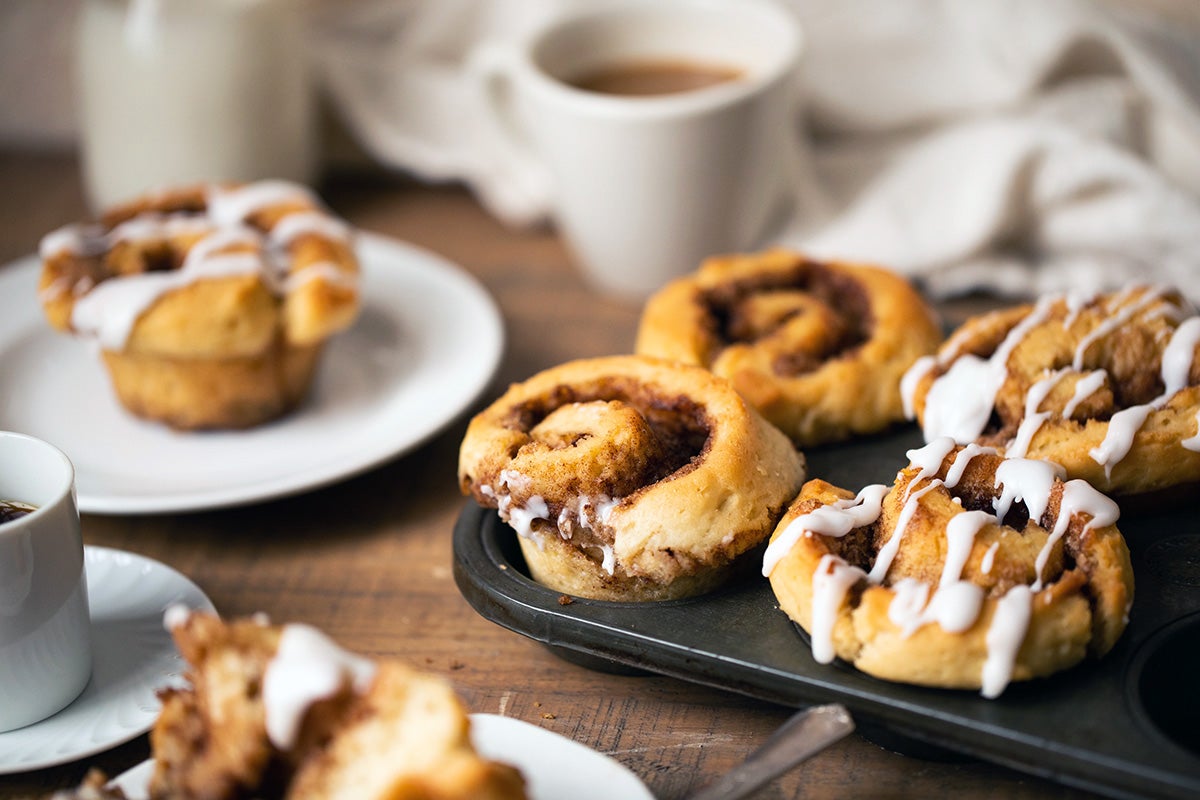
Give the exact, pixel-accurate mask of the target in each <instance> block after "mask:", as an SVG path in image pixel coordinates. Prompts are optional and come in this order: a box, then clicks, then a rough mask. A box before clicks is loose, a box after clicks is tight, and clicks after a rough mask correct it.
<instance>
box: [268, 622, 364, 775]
mask: <svg viewBox="0 0 1200 800" xmlns="http://www.w3.org/2000/svg"><path fill="white" fill-rule="evenodd" d="M374 676H375V664H374V663H372V662H371V661H370V660H369V659H366V658H363V657H361V656H358V655H355V654H353V653H350V652H348V651H346V650H343V649H342V648H341V647H338V646H337V644H335V643H334V642H333V641H332V640H331V639H330V638H329V637H327V636H326V635H325V634H323V633H321V632H320V631H319V630H317V629H316V628H313V627H311V626H309V625H287V626H285V627H284V629H283V632H282V633H281V634H280V637H279V649H278V650H277V651H276V653H275V656H274V658H272V659H271V662H270V663H269V664H268V665H267V669H266V674H265V675H264V676H263V687H262V698H263V711H264V716H265V723H266V729H267V737H268V738H269V739H270V740H271V743H272V744H274V745H275V746H276V747H278V748H279V749H280V750H285V751H286V750H288V749H290V748H291V747H292V746H294V745H295V743H296V737H297V736H298V735H299V732H300V725H301V723H302V722H303V721H304V715H305V713H307V711H308V709H309V708H310V707H311V706H312V705H313V704H314V703H316V702H318V701H320V700H325V699H328V698H330V697H333V696H335V695H337V694H338V693H339V692H342V691H344V690H346V689H351V690H353V691H354V692H356V693H359V694H361V693H363V692H366V691H367V689H368V688H369V687H370V685H371V681H372V679H373V678H374Z"/></svg>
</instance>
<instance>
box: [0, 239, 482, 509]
mask: <svg viewBox="0 0 1200 800" xmlns="http://www.w3.org/2000/svg"><path fill="white" fill-rule="evenodd" d="M359 257H360V261H361V263H362V284H361V289H362V297H363V310H362V314H361V316H360V317H359V319H358V321H357V322H356V323H355V325H354V326H353V327H352V328H351V329H350V330H348V331H346V332H345V333H343V334H341V335H340V336H337V337H335V338H334V339H333V340H332V341H331V342H330V345H329V346H328V347H327V348H326V351H325V354H324V357H323V360H322V362H321V366H320V371H319V373H318V375H317V378H316V382H315V385H314V386H313V391H312V394H311V395H310V397H309V398H308V400H307V402H306V403H305V405H304V406H303V407H301V408H300V409H298V410H297V411H296V412H295V413H293V414H291V415H289V416H287V417H284V418H283V419H280V420H278V421H277V422H274V423H270V424H267V425H262V426H260V427H257V428H253V429H251V430H247V431H226V432H205V433H177V432H174V431H171V430H169V429H168V428H166V427H163V426H161V425H157V424H154V423H148V422H144V421H142V420H139V419H137V418H135V417H133V416H131V415H130V414H128V413H126V412H125V411H124V409H122V408H121V407H120V406H119V405H118V404H117V401H116V399H115V397H114V396H113V394H112V390H111V387H110V385H109V381H108V375H107V374H106V373H105V371H104V366H103V364H102V363H101V362H100V360H99V356H98V354H96V353H94V352H92V351H91V348H89V347H87V346H85V345H84V343H82V342H79V341H76V340H74V339H72V338H71V337H70V336H67V335H64V334H61V333H58V332H57V331H55V330H53V329H52V328H51V327H50V325H49V323H47V322H46V320H45V318H44V317H43V316H42V310H41V306H40V305H39V303H38V301H37V295H36V286H37V278H38V274H39V270H40V267H39V263H38V261H37V259H36V258H34V257H28V258H25V259H21V260H20V261H16V262H14V263H12V264H10V265H8V266H7V267H4V268H0V298H4V313H3V314H0V375H3V376H4V377H3V380H4V386H5V389H4V392H3V393H2V394H0V429H3V430H12V431H18V432H20V433H27V434H30V435H33V436H36V437H38V438H41V439H45V440H46V441H49V442H52V443H53V444H55V445H57V446H58V447H59V449H61V450H62V451H63V452H65V453H66V454H67V456H68V457H69V458H70V459H71V461H72V462H73V463H74V464H75V470H76V488H77V491H78V497H79V507H80V510H82V511H86V512H92V513H100V514H141V513H157V512H167V511H191V510H197V509H203V508H215V507H219V506H230V505H237V504H241V503H249V502H254V501H259V500H265V499H269V498H274V497H281V496H284V495H288V494H293V493H296V492H300V491H304V490H307V489H312V488H315V487H318V486H322V485H325V484H328V483H332V482H334V481H336V480H339V479H342V478H346V477H349V476H350V475H354V474H357V473H359V472H362V471H364V470H367V469H369V468H371V467H373V466H376V465H378V464H380V463H382V462H384V461H386V460H388V459H390V458H394V457H396V456H398V455H400V454H401V453H404V452H406V451H408V450H410V449H412V448H414V447H416V446H418V445H420V444H421V443H423V442H424V441H426V440H427V439H429V438H430V437H432V436H433V435H434V434H436V433H437V432H438V431H440V430H441V429H442V428H443V427H445V426H446V425H447V424H449V423H450V422H452V421H453V420H454V418H455V417H456V416H457V415H458V414H459V413H460V412H462V411H463V410H464V409H466V408H467V407H468V406H469V405H470V404H471V403H472V402H474V400H475V399H476V398H477V397H478V396H479V395H480V394H481V393H482V392H483V390H484V389H485V388H487V386H488V384H489V382H490V381H491V379H492V377H493V375H494V374H495V370H496V367H497V366H498V365H499V362H500V357H501V355H502V351H503V345H504V327H503V323H502V321H501V317H500V312H499V310H498V309H497V308H496V305H495V303H494V302H493V300H492V298H491V297H490V296H489V295H488V294H487V292H486V291H485V290H484V289H483V288H482V287H481V286H480V284H479V283H478V282H477V281H476V280H475V279H474V278H473V277H472V276H471V275H469V274H468V273H466V272H464V271H463V270H462V269H460V268H459V267H457V266H455V265H454V264H451V263H450V262H448V261H446V260H444V259H442V258H440V257H438V256H435V255H433V254H432V253H428V252H426V251H424V250H420V249H418V248H415V247H412V246H411V245H407V244H404V243H402V242H398V241H394V240H391V239H387V238H384V237H382V236H378V235H375V234H368V233H363V234H361V236H360V238H359Z"/></svg>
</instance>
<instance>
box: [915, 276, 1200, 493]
mask: <svg viewBox="0 0 1200 800" xmlns="http://www.w3.org/2000/svg"><path fill="white" fill-rule="evenodd" d="M1197 346H1200V317H1196V316H1193V315H1192V314H1191V312H1190V311H1189V310H1188V309H1187V307H1186V304H1185V302H1184V301H1183V299H1182V298H1181V297H1180V296H1179V294H1178V293H1177V292H1175V291H1172V290H1168V289H1164V288H1154V287H1147V286H1135V287H1131V288H1129V289H1126V290H1125V291H1121V292H1116V293H1110V294H1103V295H1097V296H1081V295H1073V294H1064V295H1051V296H1046V297H1043V298H1042V299H1040V300H1039V301H1038V302H1037V303H1035V304H1030V305H1022V306H1019V307H1016V308H1011V309H1004V310H1001V311H997V312H994V313H991V314H986V315H982V316H979V317H976V318H973V319H971V320H968V321H967V322H966V323H965V324H964V325H963V326H962V327H961V328H960V329H959V330H958V331H956V332H955V333H954V335H952V336H951V337H950V339H948V340H947V341H946V343H945V344H944V345H943V346H942V348H941V349H940V350H939V351H938V353H937V355H936V356H930V357H926V358H922V359H921V360H920V361H918V362H917V363H916V364H914V365H913V367H912V369H911V370H910V371H909V372H908V373H907V374H906V375H905V378H904V396H905V400H906V404H907V411H908V413H909V415H910V416H913V417H916V418H917V419H918V420H919V421H920V422H921V425H922V428H923V430H924V434H925V439H926V441H932V440H933V439H934V438H936V437H939V436H950V437H952V438H953V439H954V440H955V441H957V442H959V443H960V444H965V443H967V442H975V443H978V444H983V445H987V446H990V447H995V448H997V449H998V450H999V451H1001V452H1003V453H1007V454H1008V455H1011V456H1026V457H1029V458H1037V459H1045V460H1048V461H1052V462H1054V463H1056V464H1059V465H1061V466H1062V467H1063V468H1064V469H1065V470H1066V473H1067V475H1068V476H1069V477H1072V478H1083V479H1084V480H1087V481H1088V482H1090V483H1091V484H1092V485H1093V486H1096V487H1097V488H1099V489H1100V490H1102V491H1104V492H1107V493H1110V494H1115V495H1133V494H1141V493H1146V492H1151V491H1156V490H1160V489H1166V488H1168V487H1172V486H1177V485H1180V484H1190V483H1195V482H1196V481H1198V480H1200V430H1198V427H1200V416H1198V415H1200V361H1198V360H1197V358H1196V349H1197Z"/></svg>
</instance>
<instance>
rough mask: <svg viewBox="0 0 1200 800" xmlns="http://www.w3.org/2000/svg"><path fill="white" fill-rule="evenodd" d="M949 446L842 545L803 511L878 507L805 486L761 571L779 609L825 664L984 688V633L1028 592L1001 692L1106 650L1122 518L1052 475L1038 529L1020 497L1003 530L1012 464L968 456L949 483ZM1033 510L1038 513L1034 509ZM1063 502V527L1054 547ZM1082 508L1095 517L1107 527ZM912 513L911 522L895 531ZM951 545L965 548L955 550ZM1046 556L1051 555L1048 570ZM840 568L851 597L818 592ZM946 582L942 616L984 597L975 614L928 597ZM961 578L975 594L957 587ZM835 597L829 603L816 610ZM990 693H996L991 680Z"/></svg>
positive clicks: (1083, 489) (1117, 630)
mask: <svg viewBox="0 0 1200 800" xmlns="http://www.w3.org/2000/svg"><path fill="white" fill-rule="evenodd" d="M943 444H944V445H945V446H944V447H943V449H942V450H941V451H937V452H938V453H941V452H944V453H946V455H945V457H944V458H943V459H941V460H938V455H937V454H935V455H934V456H933V460H934V461H937V464H936V465H935V466H934V467H933V468H932V469H929V470H922V469H921V468H920V467H918V466H916V465H910V466H909V467H908V468H906V469H904V470H902V471H901V472H900V473H899V474H898V475H897V477H896V481H895V484H894V485H893V486H892V487H878V488H879V491H880V492H881V493H882V492H884V491H886V494H884V495H883V499H882V502H881V503H880V505H879V511H878V515H877V517H874V518H873V519H871V520H870V521H869V522H867V523H865V524H862V525H858V526H855V527H852V528H849V527H848V530H847V532H846V533H845V534H844V535H842V536H836V535H832V534H830V532H829V530H828V529H824V528H822V526H821V523H820V522H819V521H816V520H814V518H813V517H810V516H805V515H808V514H811V513H812V512H814V511H817V512H818V513H819V514H820V513H828V512H829V511H830V510H834V509H837V508H838V505H837V504H839V503H840V504H841V507H842V508H843V509H844V508H863V507H867V506H869V505H870V501H869V499H868V500H866V501H863V502H861V503H859V504H857V505H856V504H855V501H854V498H855V495H853V494H851V493H850V492H848V491H846V490H844V489H840V488H837V487H834V486H831V485H830V484H828V483H825V482H824V481H819V480H813V481H809V482H808V483H807V484H805V486H804V488H803V490H802V491H801V493H800V495H799V496H798V497H797V498H796V500H795V502H794V503H793V504H792V506H791V507H790V508H789V509H788V511H787V513H786V514H785V515H784V517H783V519H782V520H781V521H780V523H779V525H778V527H777V528H776V531H775V533H774V535H773V536H772V543H771V546H770V548H769V550H768V557H767V560H766V563H765V570H766V571H768V575H769V578H770V583H771V587H772V589H773V590H774V592H775V595H776V597H777V598H778V599H779V602H780V607H781V608H782V609H783V610H784V611H785V612H786V613H787V614H788V616H789V617H790V618H791V619H793V620H794V621H795V622H796V623H797V624H799V625H800V626H801V627H803V628H804V629H805V630H806V631H809V632H810V633H811V634H813V646H814V654H817V655H818V657H819V659H820V660H824V658H820V656H821V653H822V650H821V648H822V647H828V648H829V650H828V652H826V653H825V658H828V657H831V656H833V655H836V656H837V657H839V658H841V659H843V660H845V661H848V662H850V663H853V664H854V665H855V666H856V667H858V668H859V669H861V670H863V671H864V672H867V673H869V674H871V675H874V676H876V677H879V678H883V679H886V680H893V681H899V682H904V683H914V684H920V685H928V686H939V687H947V688H972V689H979V688H981V687H982V688H985V690H988V689H989V687H988V686H987V681H986V678H985V665H987V664H988V663H989V655H991V654H992V652H993V651H994V650H996V649H997V647H998V645H994V644H993V643H991V642H989V635H990V634H991V631H992V629H993V628H994V627H997V628H1003V626H1004V625H1006V624H1008V623H1006V622H1003V621H1002V622H999V623H998V622H997V618H998V616H999V615H1002V614H1004V613H1005V612H1002V611H1000V610H999V609H1000V608H1001V606H1002V605H1005V604H1007V603H1008V602H1009V601H1008V598H1009V597H1012V598H1013V599H1014V601H1015V600H1019V599H1020V595H1023V594H1024V593H1025V592H1026V591H1027V592H1028V595H1027V596H1028V598H1029V600H1028V604H1027V610H1028V613H1029V615H1030V616H1029V621H1028V626H1027V628H1026V629H1025V630H1024V633H1023V635H1022V636H1021V637H1020V638H1019V640H1018V641H1019V649H1018V650H1017V651H1016V653H1015V657H1014V658H1013V660H1012V661H1011V663H1009V664H1007V665H1005V664H1003V662H1002V661H1001V662H999V666H1000V667H1002V668H1003V667H1007V668H1009V669H1011V675H1010V676H1009V677H1008V678H1007V679H1006V680H1001V681H1000V684H999V689H1002V688H1003V684H1004V683H1006V682H1007V680H1028V679H1030V678H1034V677H1041V676H1046V675H1049V674H1051V673H1054V672H1058V671H1060V670H1063V669H1066V668H1068V667H1071V666H1073V665H1074V664H1076V663H1078V662H1079V661H1081V660H1083V659H1084V658H1085V657H1087V656H1089V655H1090V656H1093V657H1099V656H1102V655H1104V654H1105V653H1107V652H1108V651H1109V650H1110V649H1111V648H1112V646H1113V645H1114V644H1115V642H1116V641H1117V639H1118V638H1119V637H1120V635H1121V633H1122V632H1123V631H1124V629H1125V625H1126V623H1127V621H1128V612H1129V608H1130V605H1131V603H1132V599H1133V571H1132V567H1131V564H1130V560H1129V552H1128V549H1127V547H1126V545H1125V541H1124V539H1123V537H1122V536H1121V534H1120V532H1119V531H1118V530H1117V528H1116V526H1115V525H1114V524H1100V523H1102V522H1106V521H1107V520H1106V518H1105V515H1106V514H1111V518H1112V519H1115V508H1116V507H1115V504H1112V503H1111V501H1108V500H1107V498H1103V496H1102V495H1099V493H1097V492H1095V490H1094V489H1091V487H1089V486H1087V485H1086V484H1085V483H1083V482H1082V481H1073V482H1071V483H1070V484H1067V483H1064V482H1063V481H1061V480H1059V479H1057V478H1054V479H1053V480H1052V481H1048V482H1047V483H1046V484H1045V485H1046V486H1048V487H1049V490H1048V495H1047V498H1046V506H1045V511H1044V513H1042V515H1041V516H1040V517H1039V518H1038V519H1035V520H1030V519H1029V518H1028V515H1029V510H1028V508H1029V507H1028V506H1026V504H1025V502H1024V501H1019V502H1016V503H1015V504H1014V505H1013V507H1012V508H1013V510H1012V511H1010V512H1009V513H1008V514H1007V515H1006V516H1005V518H1004V521H1003V522H1000V521H998V520H997V518H996V516H997V514H996V511H995V503H996V501H997V499H998V498H1001V497H1002V496H1003V495H1004V483H1005V481H1013V482H1014V491H1016V488H1015V487H1016V483H1015V482H1016V481H1018V479H1019V476H1018V475H1017V474H1015V473H1003V472H1001V474H1000V477H997V469H998V468H1000V465H1001V464H1002V463H1003V462H1004V460H1003V459H1002V458H1001V457H999V456H997V455H993V454H989V453H983V454H979V455H975V456H974V457H973V458H970V460H969V462H966V456H964V457H963V459H962V461H960V462H959V463H960V464H961V463H964V462H966V467H965V471H963V472H962V477H961V479H960V480H958V481H956V482H955V481H953V480H952V479H950V478H948V474H949V473H950V472H951V470H952V467H954V466H955V460H956V458H957V457H958V456H959V454H960V453H962V448H960V447H953V448H951V447H950V445H951V444H952V443H950V442H948V440H943ZM915 452H928V450H927V451H915ZM1014 461H1016V460H1014ZM1020 461H1021V462H1022V463H1023V464H1036V465H1037V467H1035V468H1034V470H1035V471H1036V470H1037V468H1038V467H1045V468H1046V469H1047V470H1049V469H1050V468H1049V467H1048V466H1046V465H1043V464H1041V463H1040V462H1032V461H1024V460H1020ZM1011 466H1012V465H1011V464H1010V468H1011ZM1020 468H1021V467H1020V466H1019V465H1018V469H1020ZM1047 475H1048V473H1045V474H1043V475H1042V477H1043V478H1045V477H1047ZM947 481H950V482H951V483H953V486H949V487H948V486H947V485H946V483H947ZM1068 487H1070V488H1068ZM872 488H873V487H872ZM1030 494H1031V495H1034V494H1036V493H1035V492H1031V493H1030ZM869 495H870V489H868V490H864V492H863V494H862V496H863V497H869ZM1064 497H1065V498H1066V499H1064ZM1081 498H1082V500H1081ZM1037 502H1038V501H1037V500H1032V501H1031V502H1030V505H1031V506H1032V507H1034V508H1037ZM1064 504H1065V507H1066V509H1067V514H1068V517H1067V520H1068V521H1067V522H1064V523H1063V527H1062V528H1061V529H1058V530H1059V532H1058V535H1057V538H1056V537H1055V536H1054V535H1053V534H1054V532H1055V531H1056V526H1057V525H1059V523H1060V516H1061V514H1062V513H1063V508H1064ZM906 506H909V507H910V508H909V509H908V510H907V511H906ZM1088 509H1096V510H1099V511H1100V512H1101V513H1100V514H1099V518H1097V517H1093V516H1092V514H1091V513H1090V511H1089V510H1088ZM964 514H967V515H971V514H976V515H977V516H975V518H974V519H968V518H967V517H962V518H961V520H959V522H957V523H954V527H955V528H956V529H957V530H956V532H955V533H954V534H953V535H952V534H950V533H948V526H951V524H952V523H951V520H954V519H956V518H958V517H959V516H960V515H964ZM870 516H871V515H870V514H868V515H867V517H870ZM905 518H907V524H904V525H903V527H901V528H899V530H898V529H897V528H898V523H901V522H903V521H904V519H905ZM797 520H799V521H797ZM793 523H795V524H793ZM962 523H970V524H969V525H966V526H963V525H962ZM960 526H961V527H960ZM975 526H978V527H977V529H975ZM963 528H968V529H972V530H970V531H969V532H967V534H966V535H967V539H966V541H967V542H968V543H969V544H968V545H966V547H967V549H960V548H962V547H963V544H962V543H963V539H962V538H961V537H962V535H963V532H964V531H963ZM802 531H808V533H802ZM896 536H899V537H901V538H900V539H899V546H898V548H897V549H896V550H895V555H894V559H893V560H892V561H891V562H890V566H887V567H886V569H885V571H884V573H883V575H880V574H879V571H878V570H874V569H873V568H874V567H876V566H877V564H878V559H880V558H881V553H882V552H883V551H884V549H885V547H887V546H888V545H889V543H891V541H892V540H893V538H894V537H896ZM956 537H958V538H957V541H958V545H952V544H951V542H952V541H953V540H954V539H955V538H956ZM1048 543H1049V544H1048ZM951 552H954V553H955V555H953V556H952V555H950V553H951ZM1039 555H1041V556H1042V558H1044V559H1045V563H1044V565H1042V566H1041V567H1040V572H1039V566H1038V560H1039ZM959 558H961V559H962V561H961V563H962V566H961V571H960V572H959V573H957V575H955V574H953V570H952V571H951V573H950V574H948V575H947V576H944V575H943V569H944V568H945V565H946V563H947V561H948V560H949V561H955V560H956V559H959ZM839 562H840V565H839ZM955 563H957V562H956V561H955ZM839 570H842V572H841V573H840V574H841V575H842V576H844V577H845V594H844V595H842V596H838V595H837V594H836V593H833V594H830V595H822V592H823V591H825V588H824V584H823V581H824V580H825V579H826V578H827V577H828V576H836V575H837V574H839V573H838V571H839ZM854 570H858V571H857V572H855V571H854ZM1039 575H1040V580H1039ZM943 578H945V580H946V581H947V583H946V593H945V597H946V598H947V599H948V601H947V603H946V605H945V607H944V608H946V609H948V610H953V609H954V608H958V609H962V608H969V607H970V605H969V604H970V602H978V604H979V605H978V612H977V615H975V616H972V615H970V614H968V615H966V616H958V615H956V614H953V613H951V614H950V615H949V616H947V617H945V618H943V617H942V616H940V615H939V613H938V608H939V606H938V602H937V600H936V599H934V598H937V594H938V591H939V589H940V588H941V587H942V579H943ZM960 581H961V582H966V583H969V584H970V585H971V586H974V587H978V588H977V589H972V588H970V587H967V588H965V589H963V587H961V586H960V585H959V583H960ZM920 585H923V586H924V588H923V589H922V588H920ZM951 591H958V595H957V596H954V595H951V594H950V592H951ZM829 598H833V599H832V601H830V602H829V604H828V605H824V606H823V605H821V604H822V603H825V602H827V601H829ZM950 598H953V602H950ZM972 598H977V599H972ZM922 601H924V602H922ZM914 603H915V605H914ZM814 629H815V630H816V632H815V633H814ZM822 631H824V632H823V633H822ZM825 637H827V638H825ZM818 639H820V640H818ZM992 657H993V659H995V658H996V657H995V656H994V655H993V656H992ZM988 669H991V667H988ZM990 691H992V692H996V691H997V686H996V684H995V683H994V682H993V685H992V686H991V687H990Z"/></svg>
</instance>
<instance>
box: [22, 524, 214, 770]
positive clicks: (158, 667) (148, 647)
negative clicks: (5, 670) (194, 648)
mask: <svg viewBox="0 0 1200 800" xmlns="http://www.w3.org/2000/svg"><path fill="white" fill-rule="evenodd" d="M84 562H85V564H86V565H87V584H88V602H89V604H90V606H91V613H92V678H91V680H90V681H89V682H88V685H87V686H86V687H85V688H84V690H83V693H82V694H81V695H79V697H78V698H77V699H76V700H75V701H74V702H73V703H71V705H69V706H67V707H66V708H64V709H63V710H62V711H60V712H58V713H57V714H55V715H54V716H52V717H50V718H49V719H45V720H42V721H41V722H37V723H34V724H33V725H28V726H26V727H24V728H18V729H17V730H15V731H8V732H7V733H0V774H8V773H12V772H25V771H28V770H34V769H41V768H43V767H52V766H55V765H56V764H65V763H67V762H68V761H76V760H78V759H81V758H84V757H86V756H90V755H93V754H95V753H99V752H101V751H103V750H108V749H109V748H112V747H115V746H117V745H118V744H121V743H122V742H127V741H129V740H130V739H132V738H134V737H135V736H138V735H140V734H142V733H145V732H146V731H147V730H149V729H150V726H151V725H153V724H154V720H155V719H156V718H157V717H158V710H159V702H158V698H157V696H156V694H155V693H156V692H157V691H158V690H159V689H161V688H163V687H165V686H168V685H173V684H174V683H176V682H178V681H180V680H181V677H180V676H181V674H182V672H183V669H184V662H183V659H182V658H180V656H179V654H178V652H177V651H176V649H175V644H174V642H173V641H172V640H171V635H170V634H169V633H168V632H167V630H166V629H165V628H164V627H163V612H164V611H165V610H166V609H167V607H168V606H170V605H173V604H175V603H181V604H183V605H185V606H187V607H189V608H193V609H203V610H208V611H211V610H213V607H212V603H210V602H209V600H208V598H207V597H205V595H204V593H203V592H202V591H200V589H199V588H197V587H196V585H195V584H194V583H192V582H191V581H189V580H188V579H187V578H185V577H184V576H183V575H181V574H179V573H178V572H176V571H175V570H173V569H171V568H170V567H167V566H165V565H163V564H160V563H159V562H157V561H153V560H151V559H149V558H144V557H143V556H139V555H134V554H133V553H126V552H124V551H122V550H113V549H111V548H107V547H90V546H89V547H85V548H84Z"/></svg>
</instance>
